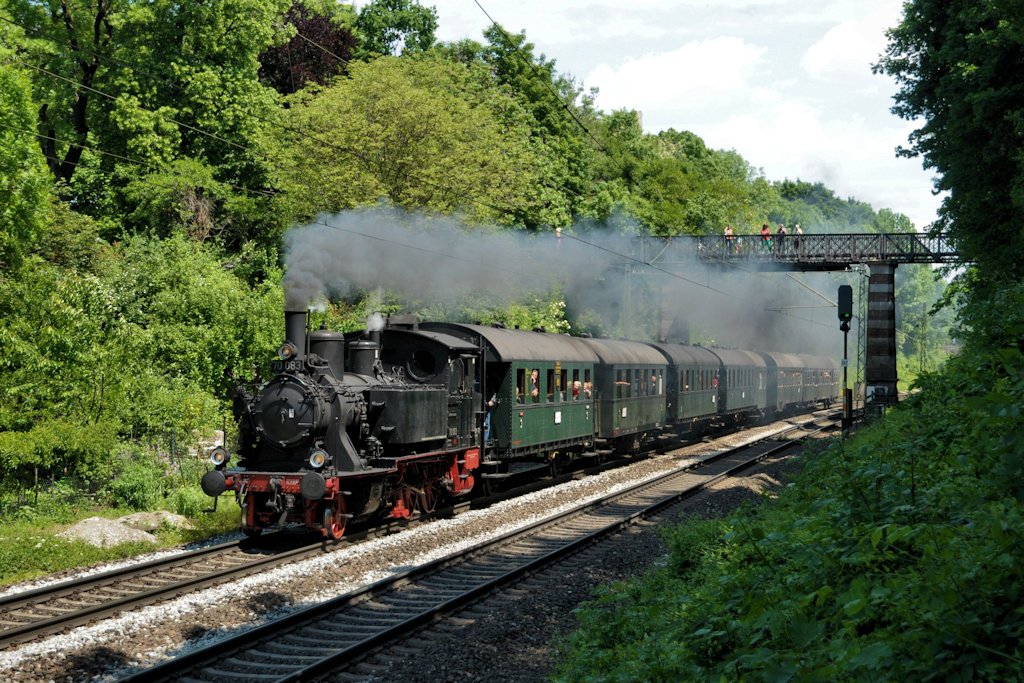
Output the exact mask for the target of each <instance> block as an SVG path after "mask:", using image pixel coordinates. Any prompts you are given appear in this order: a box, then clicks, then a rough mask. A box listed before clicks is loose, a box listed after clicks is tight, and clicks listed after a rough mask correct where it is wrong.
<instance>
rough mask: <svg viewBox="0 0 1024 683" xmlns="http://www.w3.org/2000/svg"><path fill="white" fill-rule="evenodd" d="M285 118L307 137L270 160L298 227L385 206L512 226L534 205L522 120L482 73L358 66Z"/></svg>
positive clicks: (423, 61) (379, 63)
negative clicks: (325, 215) (515, 213)
mask: <svg viewBox="0 0 1024 683" xmlns="http://www.w3.org/2000/svg"><path fill="white" fill-rule="evenodd" d="M289 116H290V119H289V125H291V126H292V127H293V128H294V129H296V130H300V131H307V132H308V134H307V135H305V136H304V137H302V138H299V139H293V140H288V141H287V143H286V144H285V145H284V146H282V147H280V148H279V149H278V150H277V151H275V152H274V156H276V157H277V158H278V159H279V161H280V167H281V176H280V179H279V181H278V182H279V183H280V185H281V186H282V187H285V188H287V190H288V194H289V199H288V201H290V202H293V204H292V208H291V209H290V213H291V214H292V215H295V216H297V217H307V218H308V217H311V216H313V215H315V214H316V213H319V212H321V211H338V210H340V209H343V208H351V207H355V206H361V205H366V204H371V203H374V202H376V201H378V200H379V199H380V198H386V199H388V200H389V201H391V202H393V203H394V204H396V205H400V206H404V207H407V208H421V207H422V208H428V209H431V210H434V211H440V212H443V213H451V212H453V211H456V210H458V211H462V212H465V213H466V214H467V215H469V216H472V217H475V218H477V219H478V220H487V221H498V222H508V221H509V220H511V218H510V215H511V213H512V212H511V208H512V207H518V206H522V205H530V204H531V202H533V201H535V200H534V199H533V198H532V196H531V188H532V187H533V186H534V185H535V183H534V182H533V178H534V176H533V175H532V173H533V163H534V162H533V156H532V154H531V151H530V145H529V142H528V138H529V130H528V128H527V127H526V124H525V123H524V115H523V114H522V112H521V111H520V110H518V109H517V108H516V107H515V106H514V103H511V102H509V100H508V98H505V97H503V96H502V94H501V93H500V91H498V90H495V89H494V88H492V87H491V86H490V84H489V83H488V82H487V80H486V79H485V77H484V74H483V73H482V72H481V71H480V70H479V69H473V68H469V67H465V66H463V65H460V64H453V63H451V62H447V61H444V60H441V59H439V58H437V57H429V56H428V57H423V58H418V59H409V58H402V59H399V58H396V57H385V58H381V59H377V60H374V61H373V62H369V63H355V64H353V65H352V68H351V74H350V77H349V78H347V79H344V80H342V81H339V82H338V83H336V84H335V85H333V86H331V87H329V88H324V89H311V90H310V91H309V92H305V93H300V94H299V95H298V96H297V97H296V98H295V99H294V100H293V101H292V103H291V107H290V109H289ZM271 144H273V141H272V143H271Z"/></svg>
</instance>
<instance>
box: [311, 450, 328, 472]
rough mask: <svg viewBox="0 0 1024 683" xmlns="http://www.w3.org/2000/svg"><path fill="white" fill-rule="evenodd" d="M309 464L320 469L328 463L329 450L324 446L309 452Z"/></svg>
mask: <svg viewBox="0 0 1024 683" xmlns="http://www.w3.org/2000/svg"><path fill="white" fill-rule="evenodd" d="M309 464H310V466H311V467H315V468H316V469H320V468H321V467H323V466H324V465H326V464H327V451H325V450H324V449H322V448H316V449H314V450H313V452H312V453H310V454H309Z"/></svg>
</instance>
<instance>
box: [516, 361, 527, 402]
mask: <svg viewBox="0 0 1024 683" xmlns="http://www.w3.org/2000/svg"><path fill="white" fill-rule="evenodd" d="M525 386H526V368H519V369H518V370H516V403H525V402H526V400H525V396H526V395H525V394H524V393H523V387H525Z"/></svg>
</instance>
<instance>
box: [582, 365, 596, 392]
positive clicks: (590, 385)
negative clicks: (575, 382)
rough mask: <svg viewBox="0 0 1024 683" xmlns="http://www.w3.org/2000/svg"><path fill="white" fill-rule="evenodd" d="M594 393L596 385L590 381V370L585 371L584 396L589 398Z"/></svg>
mask: <svg viewBox="0 0 1024 683" xmlns="http://www.w3.org/2000/svg"><path fill="white" fill-rule="evenodd" d="M593 395H594V385H593V383H591V381H590V370H584V371H583V398H586V399H589V398H592V397H593Z"/></svg>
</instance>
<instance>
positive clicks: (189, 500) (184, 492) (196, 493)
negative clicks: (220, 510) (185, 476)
mask: <svg viewBox="0 0 1024 683" xmlns="http://www.w3.org/2000/svg"><path fill="white" fill-rule="evenodd" d="M167 505H168V507H169V508H170V509H171V511H172V512H176V513H178V514H179V515H185V516H186V517H198V516H199V515H201V514H202V513H203V511H204V510H208V509H209V508H210V507H212V506H213V503H212V502H211V500H210V497H209V496H208V495H206V494H205V493H203V490H202V489H201V488H199V487H198V486H182V487H180V488H176V489H174V490H173V491H172V492H171V495H170V496H168V498H167Z"/></svg>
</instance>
